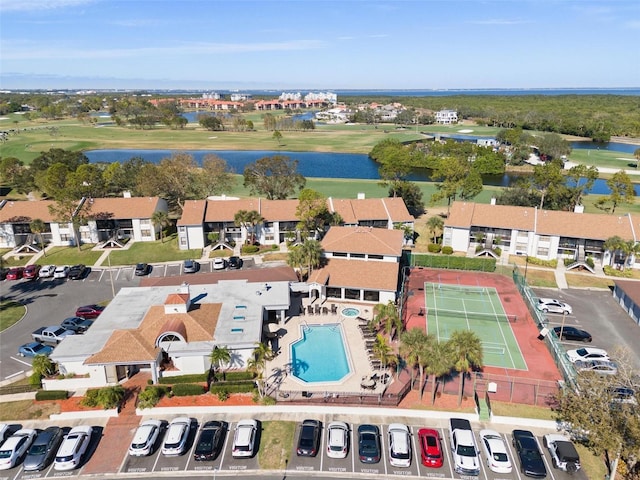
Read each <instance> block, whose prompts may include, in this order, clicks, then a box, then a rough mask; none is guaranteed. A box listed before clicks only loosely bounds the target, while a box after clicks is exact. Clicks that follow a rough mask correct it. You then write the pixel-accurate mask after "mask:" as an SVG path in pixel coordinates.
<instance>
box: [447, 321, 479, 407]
mask: <svg viewBox="0 0 640 480" xmlns="http://www.w3.org/2000/svg"><path fill="white" fill-rule="evenodd" d="M447 343H448V344H449V351H450V352H451V359H452V360H453V365H454V368H455V369H456V371H457V372H458V373H459V374H460V391H459V394H458V405H460V404H461V403H462V393H463V392H464V381H465V377H466V376H467V374H468V373H469V372H471V370H472V369H473V368H481V367H482V366H483V364H482V342H481V341H480V337H478V334H477V333H475V332H473V331H471V330H455V331H453V332H452V333H451V337H450V338H449V340H448V342H447Z"/></svg>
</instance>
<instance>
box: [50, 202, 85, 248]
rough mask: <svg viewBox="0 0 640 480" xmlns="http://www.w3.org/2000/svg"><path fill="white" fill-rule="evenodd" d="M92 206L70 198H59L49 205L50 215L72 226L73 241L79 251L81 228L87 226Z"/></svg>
mask: <svg viewBox="0 0 640 480" xmlns="http://www.w3.org/2000/svg"><path fill="white" fill-rule="evenodd" d="M90 210H91V204H90V203H89V202H88V201H79V200H77V199H76V198H73V197H68V196H58V197H57V198H56V200H55V203H53V204H52V205H49V213H51V216H52V217H53V218H54V219H55V220H56V221H57V222H60V223H66V224H70V225H71V228H72V230H73V239H74V243H75V244H76V247H77V248H78V251H80V250H81V246H82V240H81V238H80V226H81V225H86V224H87V220H88V219H89V216H90V214H91V213H90Z"/></svg>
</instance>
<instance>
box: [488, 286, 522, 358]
mask: <svg viewBox="0 0 640 480" xmlns="http://www.w3.org/2000/svg"><path fill="white" fill-rule="evenodd" d="M496 296H497V297H498V301H499V302H500V310H502V315H504V316H505V318H506V320H507V322H508V321H509V317H507V316H506V315H507V312H505V311H504V307H503V306H502V302H501V301H500V295H498V292H497V291H496ZM489 303H490V304H491V308H492V309H493V313H494V314H495V315H496V323H497V324H498V328H499V329H500V335H502V340H504V346H505V349H506V351H507V352H509V353H508V354H509V359H510V360H511V368H513V369H514V370H515V369H516V363H515V361H514V360H513V355H511V349H510V348H509V347H508V345H507V338H506V337H505V336H504V332H503V331H502V324H501V323H500V320H498V312H497V311H496V306H495V305H494V304H493V295H490V296H489ZM509 328H511V326H509ZM511 333H513V330H511ZM514 337H515V335H514ZM517 344H518V341H517V340H516V345H517ZM518 350H520V345H518ZM520 356H522V352H520ZM523 358H524V357H523Z"/></svg>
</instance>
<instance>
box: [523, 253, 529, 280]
mask: <svg viewBox="0 0 640 480" xmlns="http://www.w3.org/2000/svg"><path fill="white" fill-rule="evenodd" d="M528 268H529V255H527V256H526V257H524V279H525V280H526V279H527V269H528Z"/></svg>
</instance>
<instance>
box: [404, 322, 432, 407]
mask: <svg viewBox="0 0 640 480" xmlns="http://www.w3.org/2000/svg"><path fill="white" fill-rule="evenodd" d="M428 341H429V335H427V334H426V333H425V332H424V331H423V330H422V329H421V328H412V329H411V330H408V331H406V332H403V333H402V335H401V336H400V354H401V355H402V356H403V357H404V359H405V361H406V362H407V365H408V366H409V367H410V368H411V386H412V387H413V375H414V371H415V367H416V365H417V366H418V368H419V370H420V373H419V377H420V395H421V396H422V386H423V381H424V362H423V361H422V358H423V356H424V350H425V345H426V343H427V342H428Z"/></svg>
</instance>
